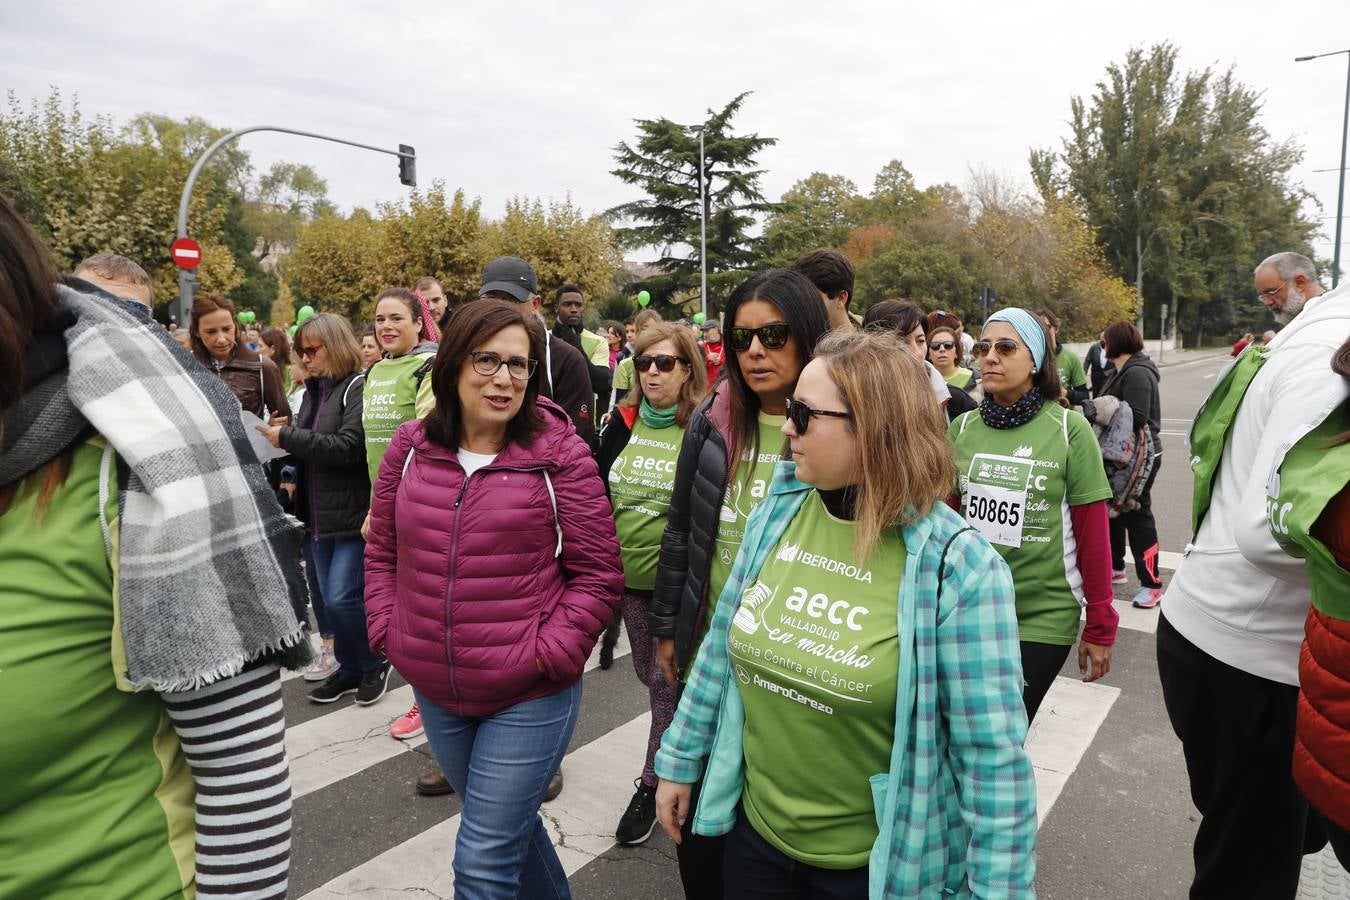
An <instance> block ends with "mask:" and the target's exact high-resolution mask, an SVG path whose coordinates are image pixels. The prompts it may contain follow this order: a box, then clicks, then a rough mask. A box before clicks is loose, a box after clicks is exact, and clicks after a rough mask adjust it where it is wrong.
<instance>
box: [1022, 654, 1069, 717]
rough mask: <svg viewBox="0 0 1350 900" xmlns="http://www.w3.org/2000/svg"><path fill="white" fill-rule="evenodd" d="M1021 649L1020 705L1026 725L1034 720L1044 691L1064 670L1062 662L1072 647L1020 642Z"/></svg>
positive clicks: (1043, 697) (1048, 688) (1067, 656)
mask: <svg viewBox="0 0 1350 900" xmlns="http://www.w3.org/2000/svg"><path fill="white" fill-rule="evenodd" d="M1020 643H1021V647H1022V680H1023V681H1025V682H1026V684H1024V685H1023V686H1022V703H1023V704H1024V705H1025V706H1026V708H1027V723H1028V724H1030V723H1031V720H1032V719H1034V718H1036V710H1038V709H1040V708H1041V701H1042V700H1044V699H1045V694H1046V691H1048V690H1050V685H1052V684H1054V683H1055V676H1056V675H1058V674H1059V670H1060V669H1062V668H1064V660H1066V659H1068V658H1069V651H1070V650H1072V649H1073V646H1072V645H1068V646H1064V645H1061V644H1033V643H1031V642H1030V641H1021V642H1020Z"/></svg>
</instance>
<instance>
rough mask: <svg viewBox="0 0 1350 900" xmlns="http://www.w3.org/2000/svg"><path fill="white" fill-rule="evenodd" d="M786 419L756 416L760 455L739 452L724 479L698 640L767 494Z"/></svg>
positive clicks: (746, 451)
mask: <svg viewBox="0 0 1350 900" xmlns="http://www.w3.org/2000/svg"><path fill="white" fill-rule="evenodd" d="M786 421H787V416H771V415H769V414H768V413H764V412H761V413H760V414H759V453H758V457H757V458H755V459H752V458H751V456H750V449H749V448H748V447H747V448H746V449H744V450H742V451H741V461H740V464H739V465H737V466H736V471H735V472H734V473H732V475H731V477H730V478H728V479H727V492H726V493H725V494H724V495H723V496H722V510H721V513H720V514H719V515H718V517H717V537H716V538H715V539H714V540H713V561H712V569H711V570H710V571H709V573H708V614H707V615H706V616H704V617H703V625H702V626H701V627H700V629H699V636H700V639H701V638H702V635H703V633H704V632H706V631H707V630H708V623H709V622H711V621H712V618H713V613H714V612H716V611H717V600H718V598H719V597H720V596H721V594H722V588H724V587H726V584H727V579H728V578H730V577H731V566H732V564H733V563H735V562H736V553H737V552H738V551H739V550H740V549H741V541H742V540H743V539H744V538H745V522H746V520H747V519H748V518H750V512H751V510H753V509H754V508H755V506H756V504H758V503H759V501H761V500H763V499H764V497H765V496H766V495H767V494H768V492H769V482H770V481H771V480H772V479H773V467H774V466H775V465H776V464H777V463H778V461H779V460H781V459H782V458H783V445H784V443H785V441H786V440H787V439H786V438H785V437H783V423H784V422H786Z"/></svg>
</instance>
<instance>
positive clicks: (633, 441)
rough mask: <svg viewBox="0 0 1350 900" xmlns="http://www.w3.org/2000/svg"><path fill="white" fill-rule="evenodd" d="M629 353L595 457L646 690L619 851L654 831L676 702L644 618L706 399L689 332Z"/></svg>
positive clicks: (671, 331)
mask: <svg viewBox="0 0 1350 900" xmlns="http://www.w3.org/2000/svg"><path fill="white" fill-rule="evenodd" d="M633 349H634V350H635V351H636V355H635V356H634V357H633V368H634V372H635V374H636V377H637V384H635V385H634V386H633V388H632V390H631V391H630V392H629V394H628V396H627V397H625V398H624V399H623V400H622V401H621V402H620V403H619V405H618V407H617V408H616V409H615V410H614V411H613V413H612V414H611V415H610V417H609V424H608V425H606V426H605V430H604V432H603V433H602V434H601V435H600V451H599V453H598V454H597V457H596V461H597V462H598V463H599V465H600V475H601V477H602V478H603V479H604V480H605V484H606V486H607V489H608V491H609V499H610V503H611V505H612V506H613V508H614V527H615V529H616V531H617V532H618V535H619V552H620V554H621V555H622V557H623V572H624V590H623V606H622V611H623V621H624V622H625V623H626V624H627V626H628V643H629V646H630V647H631V648H632V651H633V667H634V668H635V669H637V676H638V679H639V680H640V681H641V682H642V683H643V684H644V685H646V686H647V690H648V694H649V696H650V700H651V710H652V724H651V731H650V734H649V737H648V740H647V755H646V757H645V759H644V760H643V764H642V776H641V777H640V778H639V779H638V781H637V783H636V785H635V786H636V788H637V790H636V792H635V793H634V794H633V799H632V801H631V802H630V803H629V804H628V809H627V810H626V811H625V812H624V814H623V816H622V817H621V818H620V819H619V826H618V829H617V830H616V832H615V837H616V839H617V840H618V842H619V843H620V844H640V843H642V842H643V841H645V840H647V838H648V837H649V836H650V835H651V833H652V828H653V827H654V826H655V824H656V772H655V770H653V769H652V757H653V756H654V755H655V754H656V748H657V746H658V745H659V744H660V743H661V735H662V734H664V733H665V730H666V726H668V725H670V719H671V716H673V715H675V699H676V697H675V687H674V685H671V684H667V683H666V679H665V677H664V676H663V675H662V674H661V671H660V670H659V669H658V668H657V667H656V654H655V652H654V651H653V648H652V639H651V632H650V631H649V630H648V626H647V617H648V614H649V612H650V609H651V600H652V588H653V587H654V586H655V585H656V561H657V558H658V557H659V556H660V553H661V534H662V532H663V531H665V525H666V514H667V513H668V512H669V511H670V495H671V492H672V491H673V490H674V487H675V462H676V460H677V459H678V458H679V455H680V445H681V444H682V443H683V442H684V429H685V426H686V425H688V424H689V417H690V416H691V415H693V412H694V409H695V408H696V407H697V406H698V404H699V402H700V401H701V400H702V399H703V396H704V395H705V394H706V393H707V392H708V379H707V370H706V369H705V367H704V365H703V355H702V354H701V353H700V352H699V347H698V343H697V341H696V340H695V338H694V335H693V333H692V332H691V331H690V330H689V329H687V328H681V327H680V326H678V325H675V324H671V323H665V322H663V323H661V324H659V325H653V326H651V327H650V328H648V329H647V330H646V331H644V332H643V333H642V334H641V335H640V336H639V337H638V339H637V340H636V341H634V346H633Z"/></svg>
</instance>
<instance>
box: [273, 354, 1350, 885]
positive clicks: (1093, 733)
mask: <svg viewBox="0 0 1350 900" xmlns="http://www.w3.org/2000/svg"><path fill="white" fill-rule="evenodd" d="M1167 361H1168V362H1169V363H1172V364H1170V365H1167V366H1166V367H1165V368H1164V369H1163V380H1162V402H1163V415H1164V428H1163V442H1164V460H1163V467H1162V469H1161V470H1160V473H1159V476H1158V481H1157V484H1156V485H1155V487H1154V492H1153V496H1154V508H1155V510H1156V513H1157V519H1158V526H1159V532H1160V543H1161V546H1162V549H1163V551H1164V554H1163V558H1162V560H1163V566H1164V569H1165V572H1164V576H1165V577H1166V576H1167V575H1168V574H1170V573H1169V572H1167V571H1166V569H1167V568H1168V567H1169V565H1175V560H1176V559H1177V558H1179V555H1180V553H1181V552H1182V551H1183V550H1184V548H1185V545H1186V540H1187V537H1188V521H1189V506H1190V494H1191V489H1190V488H1191V478H1190V472H1189V469H1188V468H1187V466H1186V463H1185V460H1186V453H1185V450H1184V443H1183V441H1184V434H1185V432H1186V430H1187V427H1188V426H1189V423H1190V420H1191V418H1192V417H1193V416H1194V414H1195V412H1196V410H1197V409H1198V408H1199V406H1200V404H1201V402H1202V401H1203V399H1204V397H1205V396H1206V394H1207V392H1208V391H1209V389H1210V387H1212V385H1213V384H1214V377H1215V375H1216V373H1217V372H1218V371H1219V370H1220V368H1221V367H1222V365H1223V364H1224V363H1225V362H1226V361H1227V357H1226V355H1225V356H1213V355H1210V356H1206V355H1204V354H1186V355H1185V356H1182V357H1180V359H1178V358H1177V357H1173V358H1172V359H1169V360H1167ZM1174 554H1175V555H1174ZM1136 588H1137V584H1136V583H1135V582H1134V580H1133V573H1131V581H1130V583H1129V584H1127V585H1119V586H1117V592H1116V596H1117V598H1118V599H1117V607H1118V609H1119V610H1120V612H1121V615H1122V624H1123V625H1124V627H1123V628H1122V629H1121V631H1120V635H1119V638H1118V642H1117V644H1116V651H1115V658H1114V667H1113V670H1112V672H1111V673H1110V674H1109V675H1108V676H1107V678H1106V679H1104V680H1103V681H1102V682H1100V683H1098V684H1095V685H1083V684H1082V683H1081V681H1080V680H1079V676H1078V672H1077V669H1076V663H1075V662H1073V661H1071V662H1070V663H1069V665H1067V666H1066V667H1065V670H1064V671H1063V672H1062V673H1061V676H1060V679H1059V680H1058V681H1057V682H1056V684H1055V687H1054V688H1052V690H1051V693H1050V695H1049V696H1048V697H1047V700H1046V702H1045V704H1044V705H1043V706H1042V709H1041V713H1040V715H1039V716H1038V718H1037V721H1036V723H1035V725H1034V726H1033V731H1032V734H1031V736H1030V738H1029V740H1028V748H1029V750H1030V752H1031V755H1032V759H1033V762H1034V763H1035V765H1036V774H1037V783H1038V799H1039V802H1038V806H1039V809H1040V814H1041V819H1042V824H1041V829H1040V837H1039V844H1038V892H1039V895H1040V896H1041V897H1043V898H1050V900H1071V898H1072V900H1078V898H1083V897H1091V898H1172V897H1178V898H1180V897H1185V896H1186V889H1187V886H1188V884H1189V881H1190V877H1191V872H1192V864H1191V855H1190V847H1191V840H1192V838H1193V836H1194V833H1195V827H1196V821H1195V811H1194V808H1193V807H1192V806H1191V802H1190V799H1189V796H1188V793H1187V790H1188V788H1187V779H1186V772H1185V767H1184V764H1183V761H1182V757H1181V749H1180V745H1179V744H1178V742H1177V741H1176V738H1175V736H1174V735H1173V734H1172V731H1171V727H1170V726H1169V724H1168V721H1167V716H1166V713H1165V711H1164V709H1163V703H1162V696H1161V691H1160V689H1159V686H1158V677H1157V665H1156V659H1155V652H1154V629H1155V628H1156V623H1157V617H1158V612H1157V610H1152V611H1141V610H1135V609H1133V608H1132V607H1130V605H1129V602H1128V601H1129V598H1130V597H1132V596H1133V594H1134V591H1135V590H1136ZM626 648H627V645H626V642H625V643H624V644H621V647H620V652H621V653H626ZM592 663H593V664H594V660H593V661H592ZM394 685H395V686H399V688H400V689H399V690H397V691H394V692H391V694H390V696H388V697H386V698H385V699H384V700H382V701H381V702H380V703H378V704H376V705H375V706H372V707H368V708H364V709H363V708H360V707H355V706H352V705H350V703H349V702H348V701H343V702H340V703H338V704H334V705H333V706H329V707H315V706H312V705H311V704H309V703H308V702H306V700H305V698H304V692H305V688H306V685H304V683H303V682H301V681H298V680H291V681H289V682H287V684H286V686H285V691H286V709H287V716H288V723H289V725H290V732H289V737H288V745H289V747H290V752H291V758H292V764H293V780H294V784H295V792H296V795H297V798H298V799H297V801H296V829H295V840H294V864H293V868H292V882H291V896H292V897H312V898H336V897H363V898H375V900H384V898H389V900H392V898H395V897H399V898H408V897H414V898H417V897H421V898H437V897H446V898H448V897H450V896H452V894H453V887H452V884H451V879H450V876H449V868H450V860H451V853H452V848H453V840H454V833H455V830H456V828H457V826H458V817H457V815H456V814H457V813H458V810H459V802H458V799H457V798H456V797H453V796H452V797H445V798H422V797H417V796H416V795H415V794H414V792H413V789H412V782H413V781H414V779H415V778H416V777H417V775H418V774H420V773H421V772H422V771H423V770H424V769H425V768H427V767H428V765H429V758H428V751H427V748H426V746H425V745H424V744H419V743H418V742H414V744H413V745H412V746H409V745H405V744H400V743H398V742H396V741H393V740H392V739H390V738H389V737H388V736H387V734H385V729H386V728H387V727H388V724H389V722H390V721H392V720H393V719H394V718H396V717H397V716H399V715H400V714H402V712H403V711H404V710H405V709H406V708H407V703H408V697H407V694H408V689H406V688H402V687H401V685H402V682H401V681H398V680H397V679H396V680H395V682H394ZM645 710H646V691H645V688H643V687H642V686H641V685H640V684H639V683H638V681H637V679H636V677H635V676H634V674H633V669H632V666H631V658H630V657H628V656H626V655H624V656H621V657H620V658H619V659H618V660H617V662H616V664H615V666H614V668H613V669H611V670H609V671H600V670H599V669H597V668H592V670H591V671H589V672H588V673H587V674H586V676H585V678H584V700H583V708H582V714H581V719H580V722H579V724H578V727H577V731H576V735H575V736H574V739H573V741H572V746H571V748H570V754H569V756H568V758H567V760H566V761H565V762H564V764H563V772H564V774H565V777H566V787H565V789H564V791H563V793H562V795H561V796H560V797H559V798H558V799H557V800H556V801H554V802H553V803H550V804H547V805H546V806H545V809H544V815H545V819H546V821H548V822H549V824H550V827H551V828H552V829H553V831H554V835H555V838H554V839H555V844H557V845H558V846H559V847H560V848H561V850H560V856H561V857H562V860H563V864H564V867H565V868H566V869H567V871H568V874H569V878H570V882H571V886H572V892H573V896H574V897H576V898H578V900H632V898H641V900H663V898H679V897H681V896H682V892H681V890H680V885H679V877H678V873H677V871H676V867H675V854H674V846H673V845H672V844H671V842H670V841H669V840H668V839H667V838H665V836H664V835H662V834H660V832H659V829H658V831H657V833H655V834H654V835H653V836H652V838H651V839H650V840H649V841H648V842H647V843H646V844H644V845H642V846H640V847H632V848H626V847H624V848H621V847H617V846H615V845H614V843H613V831H614V827H615V825H616V824H617V822H618V818H619V816H620V814H621V813H622V811H623V809H624V807H625V806H626V804H627V802H628V798H629V796H630V795H631V794H632V790H633V787H632V782H633V779H634V778H635V777H636V776H637V775H638V773H639V770H640V768H641V755H642V751H643V748H644V747H645V741H646V730H647V729H646V715H645ZM1319 884H1321V883H1320V882H1319ZM1327 884H1331V882H1327ZM1328 890H1329V889H1328V888H1325V887H1321V888H1319V891H1320V892H1318V893H1316V896H1319V897H1325V896H1337V895H1338V894H1336V893H1334V892H1330V893H1329V892H1328ZM1334 890H1339V888H1335V889H1334ZM1308 896H1313V894H1311V893H1310V894H1308Z"/></svg>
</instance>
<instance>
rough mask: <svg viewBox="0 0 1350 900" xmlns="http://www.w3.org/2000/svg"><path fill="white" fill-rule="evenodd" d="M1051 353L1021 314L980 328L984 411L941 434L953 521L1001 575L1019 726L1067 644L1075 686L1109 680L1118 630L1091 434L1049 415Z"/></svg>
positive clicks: (1064, 414)
mask: <svg viewBox="0 0 1350 900" xmlns="http://www.w3.org/2000/svg"><path fill="white" fill-rule="evenodd" d="M1052 346H1053V345H1052V344H1051V341H1050V336H1049V335H1048V334H1047V333H1046V329H1045V326H1044V325H1043V324H1042V323H1041V322H1040V321H1039V320H1038V319H1036V318H1035V317H1034V316H1032V315H1031V313H1029V312H1027V311H1026V310H1023V309H1018V308H1016V307H1012V308H1009V309H1004V310H1000V311H999V312H997V313H995V314H994V315H992V316H990V317H989V321H987V322H985V323H984V330H983V332H982V333H981V335H980V339H979V340H978V341H976V342H975V348H974V353H975V356H976V358H977V359H978V360H979V363H980V376H981V380H982V381H983V383H984V400H983V401H982V402H981V403H980V407H979V409H978V410H976V411H974V412H969V413H966V414H965V415H963V416H961V417H960V418H958V419H957V420H956V421H954V422H953V423H952V424H951V436H952V441H953V443H954V444H955V446H956V470H957V474H958V475H959V477H960V486H961V509H962V512H963V513H964V514H965V517H966V520H967V521H968V522H970V524H971V525H972V526H974V527H975V528H976V529H978V530H979V531H980V533H981V534H983V535H984V536H985V538H986V539H987V540H988V541H989V542H990V543H991V544H993V545H994V549H996V550H998V552H999V554H1000V555H1001V556H1002V557H1003V558H1004V559H1005V560H1007V562H1008V566H1009V567H1010V568H1011V569H1012V574H1013V584H1014V585H1015V587H1016V589H1017V621H1018V627H1019V629H1020V639H1021V649H1022V669H1023V672H1024V674H1025V676H1026V689H1025V691H1024V698H1025V701H1026V707H1027V718H1028V719H1034V718H1035V717H1036V710H1037V708H1039V706H1040V704H1041V700H1042V699H1044V697H1045V693H1046V691H1048V690H1049V689H1050V685H1051V683H1052V682H1053V681H1054V680H1055V675H1057V674H1058V673H1059V670H1060V667H1061V666H1063V665H1064V660H1065V659H1066V658H1068V655H1069V651H1070V649H1071V648H1072V647H1073V644H1074V642H1075V641H1077V642H1078V668H1079V671H1081V672H1082V673H1083V680H1084V681H1096V680H1097V679H1098V678H1101V677H1102V676H1103V675H1105V674H1106V673H1107V672H1109V671H1111V647H1112V645H1113V644H1114V643H1115V640H1116V623H1117V620H1118V617H1117V615H1116V611H1115V609H1114V608H1113V607H1112V605H1111V601H1112V600H1113V599H1114V598H1113V596H1112V591H1111V539H1110V530H1109V525H1108V517H1107V507H1106V502H1107V500H1109V499H1110V498H1111V485H1110V483H1109V482H1108V481H1107V479H1106V471H1105V469H1104V468H1103V467H1102V458H1101V451H1100V449H1099V448H1098V445H1097V440H1096V438H1095V437H1094V436H1093V433H1092V426H1091V425H1089V424H1088V422H1087V419H1085V418H1083V416H1082V414H1081V413H1077V412H1074V411H1071V410H1067V409H1065V408H1064V407H1062V406H1060V405H1059V403H1058V401H1059V398H1060V396H1061V395H1062V393H1063V390H1062V388H1061V387H1060V382H1059V372H1058V371H1057V369H1056V366H1055V357H1054V354H1053V351H1052V349H1051V347H1052ZM1083 606H1086V607H1087V625H1086V627H1084V628H1083V629H1082V635H1081V639H1080V636H1079V627H1078V623H1079V613H1080V610H1081V609H1082V608H1083Z"/></svg>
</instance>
